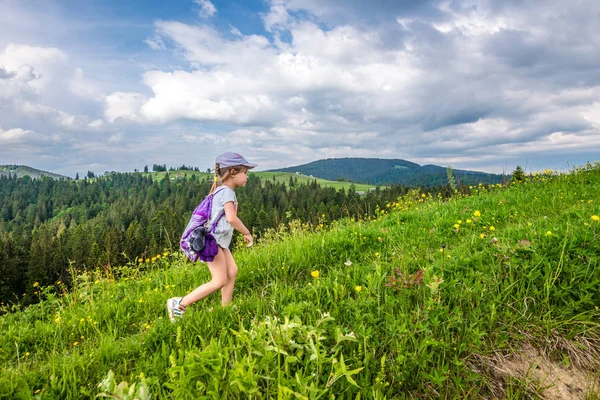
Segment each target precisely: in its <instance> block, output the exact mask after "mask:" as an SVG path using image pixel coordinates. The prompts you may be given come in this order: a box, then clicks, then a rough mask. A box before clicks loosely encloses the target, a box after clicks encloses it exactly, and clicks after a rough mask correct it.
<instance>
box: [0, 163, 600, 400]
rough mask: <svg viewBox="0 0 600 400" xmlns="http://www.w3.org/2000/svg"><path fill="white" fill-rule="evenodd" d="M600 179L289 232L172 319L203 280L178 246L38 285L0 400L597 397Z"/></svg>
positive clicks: (557, 181) (403, 202) (10, 346)
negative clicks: (223, 286)
mask: <svg viewBox="0 0 600 400" xmlns="http://www.w3.org/2000/svg"><path fill="white" fill-rule="evenodd" d="M598 185H600V167H599V166H598V165H596V166H595V167H592V168H588V170H586V171H579V172H576V173H572V174H570V175H561V176H549V175H543V176H538V177H535V178H532V180H531V181H528V182H527V183H525V184H519V185H513V186H511V187H510V188H504V187H493V188H490V189H488V190H486V189H483V188H482V187H480V188H478V189H476V190H474V192H473V194H472V195H471V196H468V197H464V198H455V199H452V200H450V201H447V202H444V203H442V202H440V201H439V200H436V199H435V198H431V197H430V196H427V194H425V193H423V194H421V193H417V192H415V193H412V194H411V195H410V196H407V197H405V198H403V199H399V200H398V201H397V202H395V203H393V204H389V206H388V207H386V209H385V210H383V211H381V212H380V213H379V216H378V217H377V218H376V219H375V220H373V221H361V222H354V221H350V220H345V221H342V222H339V223H336V224H334V226H332V227H331V229H329V230H328V231H326V232H323V231H319V227H317V231H316V232H309V231H308V230H307V228H306V227H303V226H302V225H300V224H291V225H290V226H288V229H286V230H280V231H279V232H273V234H272V235H271V238H270V239H265V240H263V241H262V242H261V243H259V244H258V245H257V246H256V247H255V248H252V249H240V250H238V251H236V253H235V258H236V261H237V264H238V266H239V268H240V272H239V276H238V280H237V284H236V291H235V294H234V304H233V305H232V306H230V307H227V308H221V307H220V306H219V301H220V298H219V296H218V295H216V294H214V295H212V296H211V297H209V298H208V299H205V300H204V301H202V302H200V303H198V304H196V305H194V306H192V307H190V308H189V309H188V312H187V313H186V315H185V317H184V318H183V320H181V321H178V323H176V324H171V323H170V322H169V321H168V319H167V318H166V313H165V311H164V303H165V300H166V299H167V298H168V297H170V296H174V295H183V294H185V293H186V292H187V291H189V290H191V289H193V288H194V287H196V286H198V285H199V284H201V283H203V282H205V281H206V280H207V279H208V277H209V275H208V272H207V268H206V267H205V266H204V265H202V264H200V265H192V264H189V263H186V262H184V261H183V260H182V258H181V256H180V255H179V254H162V255H160V258H156V257H155V258H154V259H153V260H143V262H142V263H138V262H135V263H134V264H132V265H129V266H124V267H121V268H115V269H113V270H108V271H102V272H101V273H97V274H94V273H88V274H84V275H81V276H79V277H77V280H78V284H77V286H76V288H75V290H74V291H73V293H70V294H65V295H57V294H54V293H55V292H54V289H51V288H39V287H33V288H31V290H33V291H36V292H39V293H42V294H43V295H44V296H45V297H46V300H44V301H43V302H41V303H40V304H38V305H36V306H32V307H29V308H28V309H26V310H24V311H13V312H12V313H11V314H9V315H4V316H2V317H0V330H1V331H2V332H3V338H4V339H3V341H2V342H0V343H1V344H0V363H1V365H2V369H1V371H2V372H0V397H6V398H14V397H21V398H32V397H33V396H34V395H35V396H40V398H91V397H94V396H95V395H96V394H98V393H107V394H108V393H113V394H116V393H118V391H119V390H121V391H122V390H124V389H123V388H124V387H126V386H127V385H129V386H131V385H134V384H135V388H133V389H132V392H134V393H138V395H139V397H140V398H145V396H144V394H145V393H147V392H146V391H148V392H149V393H151V394H152V395H154V396H157V397H158V398H274V397H277V396H279V397H280V398H286V399H287V398H289V399H292V398H294V399H301V398H307V399H308V398H311V399H312V398H330V396H331V395H335V396H336V398H352V399H354V398H358V395H359V393H360V395H361V398H378V399H384V398H388V399H391V398H438V397H447V398H465V397H468V398H491V397H496V398H498V397H510V398H534V397H537V396H538V395H541V396H544V395H548V396H549V395H550V394H552V395H555V397H554V398H577V397H568V396H571V395H578V396H584V395H585V396H588V398H597V397H594V396H598V387H600V386H599V384H600V382H598V371H599V369H598V368H599V367H600V365H599V360H600V321H599V318H600V311H599V309H598V307H599V306H600V291H599V290H598V288H599V287H600V265H599V260H598V254H600V240H599V239H600V221H599V219H600V218H599V217H598V215H600V192H599V191H598V190H597V187H598ZM138 265H139V267H138ZM117 277H119V278H117ZM58 286H59V287H60V284H58ZM524 349H528V351H527V352H525V351H524ZM527 354H535V355H538V356H539V357H540V358H543V360H544V362H545V363H547V364H548V365H550V366H551V367H552V368H555V369H554V370H553V371H554V372H555V374H554V375H556V376H557V378H556V379H558V380H556V381H549V380H548V379H549V378H548V376H547V374H546V375H544V374H543V372H545V370H544V368H545V366H546V364H542V367H539V365H538V368H537V369H536V368H534V367H533V366H530V365H529V360H530V358H527V357H526V356H527ZM519 360H523V362H521V366H522V368H521V369H519V368H518V367H517V365H518V362H517V361H519ZM531 360H533V358H531ZM513 365H514V366H515V367H514V368H508V366H513ZM523 366H524V367H523ZM535 371H541V372H540V373H538V374H537V375H536V372H535ZM561 371H562V372H564V374H563V375H560V374H559V372H561ZM113 374H114V375H113ZM542 375H544V376H545V378H544V376H542ZM554 375H553V376H554ZM559 375H560V376H559ZM538 377H539V380H538ZM575 377H577V378H581V379H579V380H574V381H572V382H571V381H569V382H567V381H566V380H567V379H570V378H573V379H574V378H575ZM542 378H543V379H542ZM544 379H545V380H544ZM103 380H104V383H103V384H101V385H100V387H99V386H98V385H99V384H100V383H101V382H102V381H103ZM121 381H125V382H126V383H123V384H122V387H121V389H119V388H117V387H116V386H115V382H116V383H119V382H121ZM594 383H596V386H595V387H594V386H593V384H594ZM111 385H112V386H111ZM565 388H567V389H568V390H567V389H565ZM558 389H560V390H563V391H566V393H567V397H565V396H562V395H561V394H562V392H561V393H559V394H558V396H559V397H556V393H554V392H553V391H555V390H558ZM594 390H595V391H596V392H595V393H596V394H594ZM121 398H125V397H121ZM581 398H583V397H581Z"/></svg>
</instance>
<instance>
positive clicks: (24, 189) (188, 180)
mask: <svg viewBox="0 0 600 400" xmlns="http://www.w3.org/2000/svg"><path fill="white" fill-rule="evenodd" d="M211 183H212V182H210V181H207V180H204V179H199V178H198V177H197V176H196V175H191V177H184V178H179V179H176V180H174V179H172V178H170V177H169V175H168V174H167V176H166V177H165V179H163V180H161V181H153V180H152V178H151V177H150V176H144V175H142V174H136V173H111V174H109V175H106V176H101V177H97V178H95V179H94V180H88V179H83V180H78V181H76V180H53V179H51V178H46V177H43V178H41V179H31V178H29V177H28V176H25V177H22V178H17V177H16V176H11V175H9V176H3V177H0V302H5V303H7V302H9V303H10V302H20V303H27V302H31V301H33V300H32V299H29V300H28V297H27V296H25V297H23V294H24V293H26V292H31V288H32V285H33V283H34V282H38V283H39V285H40V286H47V285H52V284H54V283H55V282H56V281H58V280H62V281H63V282H68V280H69V273H68V267H69V265H71V266H72V267H73V268H75V269H76V270H84V269H94V268H111V267H115V266H119V265H124V264H125V263H127V261H128V260H135V259H137V258H139V257H152V256H153V255H155V254H158V253H161V252H163V251H169V252H172V251H178V249H179V238H180V236H181V233H182V231H183V229H184V228H185V225H186V224H187V222H188V220H189V217H190V215H191V213H192V211H193V210H194V208H195V207H196V206H197V205H198V204H199V203H200V201H202V199H203V198H204V197H205V196H206V195H207V194H208V191H209V189H210V186H211ZM408 190H409V188H407V187H401V186H393V187H389V188H386V189H385V190H379V189H377V190H375V191H372V192H370V193H367V194H366V195H365V196H360V195H358V194H357V193H356V192H355V191H354V190H347V191H346V190H343V189H342V190H339V191H336V190H335V189H333V188H329V187H321V186H319V185H318V184H317V183H316V181H313V182H312V183H308V184H306V183H298V182H297V180H296V181H295V180H293V179H290V182H289V184H288V185H285V184H283V183H278V182H275V181H271V180H269V179H266V180H264V181H262V180H261V179H260V178H258V177H257V176H255V175H252V174H251V175H250V176H249V179H248V183H247V185H246V187H244V188H238V189H237V190H236V194H237V197H238V201H239V203H240V208H239V215H240V218H241V219H242V220H243V221H244V223H245V224H246V226H248V227H250V228H251V229H253V230H254V233H255V235H256V236H257V237H260V234H261V232H264V230H265V229H268V228H274V227H277V226H278V225H279V224H281V223H287V222H288V221H289V220H290V219H300V220H302V221H303V222H310V223H318V222H319V221H320V220H321V218H322V215H323V214H325V215H326V219H327V220H328V221H333V220H336V219H339V218H343V217H355V218H364V217H365V216H372V215H374V212H375V210H376V208H377V207H378V206H382V207H383V205H384V204H385V203H386V202H391V201H395V200H396V199H397V198H398V197H399V196H401V195H403V194H405V193H406V192H407V191H408ZM428 190H429V191H431V188H429V189H428ZM439 190H442V191H445V192H448V193H447V194H449V193H450V190H448V189H447V188H445V187H440V188H438V191H439Z"/></svg>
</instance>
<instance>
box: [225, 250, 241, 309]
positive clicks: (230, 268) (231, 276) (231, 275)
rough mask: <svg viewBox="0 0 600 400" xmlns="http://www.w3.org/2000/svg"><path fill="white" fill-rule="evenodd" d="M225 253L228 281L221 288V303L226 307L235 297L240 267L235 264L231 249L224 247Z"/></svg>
mask: <svg viewBox="0 0 600 400" xmlns="http://www.w3.org/2000/svg"><path fill="white" fill-rule="evenodd" d="M223 253H224V254H225V261H226V264H227V283H226V284H225V286H223V288H222V289H221V305H222V306H223V307H225V306H226V305H228V304H229V303H231V299H232V298H233V286H234V285H235V277H236V276H237V273H238V267H237V265H236V264H235V260H234V259H233V256H232V255H231V251H230V250H229V249H223Z"/></svg>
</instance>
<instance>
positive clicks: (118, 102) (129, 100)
mask: <svg viewBox="0 0 600 400" xmlns="http://www.w3.org/2000/svg"><path fill="white" fill-rule="evenodd" d="M145 102H146V98H145V97H144V96H143V95H141V94H139V93H127V92H115V93H111V94H110V95H108V96H106V108H105V110H104V116H105V118H106V120H107V121H108V122H114V121H115V120H117V119H118V118H124V119H130V120H134V121H135V120H138V119H139V116H138V115H139V114H138V113H139V111H140V108H141V106H142V105H143V104H144V103H145Z"/></svg>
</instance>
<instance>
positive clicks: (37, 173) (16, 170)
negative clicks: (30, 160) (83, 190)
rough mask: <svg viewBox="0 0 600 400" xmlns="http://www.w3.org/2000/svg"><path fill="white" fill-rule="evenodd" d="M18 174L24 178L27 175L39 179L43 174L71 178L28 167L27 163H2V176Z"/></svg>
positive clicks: (0, 174) (0, 167) (57, 177)
mask: <svg viewBox="0 0 600 400" xmlns="http://www.w3.org/2000/svg"><path fill="white" fill-rule="evenodd" d="M8 175H16V176H17V177H19V178H22V177H24V176H26V175H28V176H30V177H31V178H34V179H39V178H41V177H42V176H48V177H50V178H52V179H69V178H68V177H66V176H63V175H59V174H55V173H52V172H48V171H42V170H40V169H36V168H32V167H28V166H26V165H0V176H8Z"/></svg>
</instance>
